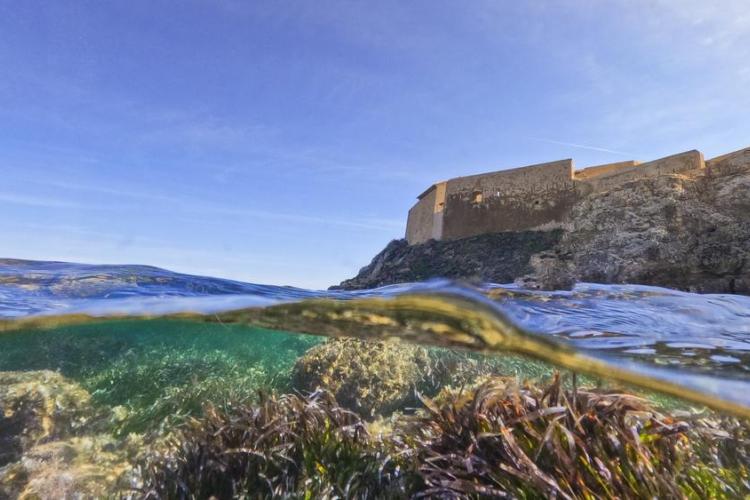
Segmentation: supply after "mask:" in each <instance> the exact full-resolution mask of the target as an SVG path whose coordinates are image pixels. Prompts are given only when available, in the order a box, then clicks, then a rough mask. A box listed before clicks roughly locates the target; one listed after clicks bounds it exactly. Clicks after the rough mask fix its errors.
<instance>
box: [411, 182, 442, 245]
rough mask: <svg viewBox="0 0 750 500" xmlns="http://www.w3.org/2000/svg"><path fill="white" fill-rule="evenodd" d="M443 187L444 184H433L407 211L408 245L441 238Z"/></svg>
mask: <svg viewBox="0 0 750 500" xmlns="http://www.w3.org/2000/svg"><path fill="white" fill-rule="evenodd" d="M445 187H446V183H445V182H438V183H437V184H434V185H433V186H432V187H430V189H428V190H427V191H425V192H424V193H422V194H421V195H420V197H419V201H418V202H417V203H416V204H415V205H414V206H413V207H412V208H411V210H409V218H408V219H407V222H406V240H407V241H408V242H409V244H410V245H413V244H415V243H424V242H425V241H428V240H430V239H436V240H439V239H441V238H442V236H443V209H444V207H445Z"/></svg>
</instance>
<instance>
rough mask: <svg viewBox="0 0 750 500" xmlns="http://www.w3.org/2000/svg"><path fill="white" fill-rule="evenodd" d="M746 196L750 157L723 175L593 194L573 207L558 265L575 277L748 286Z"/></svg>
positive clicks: (673, 178)
mask: <svg viewBox="0 0 750 500" xmlns="http://www.w3.org/2000/svg"><path fill="white" fill-rule="evenodd" d="M749 200H750V165H748V166H747V168H746V169H740V170H739V171H735V172H733V173H725V175H721V176H716V175H670V176H663V177H657V178H650V179H642V180H639V181H635V182H631V183H628V184H626V185H623V186H620V187H617V188H614V189H611V190H609V191H607V192H604V193H601V194H596V195H593V196H591V197H589V198H587V199H585V200H582V201H581V202H580V203H579V204H577V205H576V206H575V207H574V209H573V212H572V214H571V220H570V228H569V230H568V231H567V232H566V234H565V236H564V237H563V238H562V241H561V242H560V244H559V245H558V247H557V248H556V258H557V262H556V264H557V268H565V269H566V270H567V272H569V273H570V274H571V276H572V277H573V278H574V279H576V280H578V281H593V282H601V283H642V284H652V285H661V286H667V287H671V288H678V289H683V290H691V291H697V292H739V293H748V292H750V206H749V205H750V201H749ZM547 264H548V265H549V263H547ZM540 270H541V266H536V269H535V271H537V273H538V272H539V271H540Z"/></svg>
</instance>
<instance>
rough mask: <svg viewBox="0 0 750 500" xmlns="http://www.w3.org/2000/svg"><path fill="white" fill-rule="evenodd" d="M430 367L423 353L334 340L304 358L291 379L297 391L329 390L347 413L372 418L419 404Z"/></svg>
mask: <svg viewBox="0 0 750 500" xmlns="http://www.w3.org/2000/svg"><path fill="white" fill-rule="evenodd" d="M429 363H430V359H429V357H428V354H427V351H426V350H425V349H424V348H422V347H417V346H413V345H409V344H403V343H400V342H383V341H378V342H372V341H364V340H358V339H331V340H328V341H327V342H325V343H323V344H320V345H318V346H316V347H313V348H312V349H310V350H309V351H308V352H307V353H305V355H304V356H302V357H301V358H299V359H298V360H297V363H296V364H295V366H294V371H293V375H292V378H293V385H294V387H295V389H297V390H300V391H304V392H313V391H315V390H317V389H325V390H327V391H329V392H330V393H332V394H333V395H334V397H335V398H336V402H337V403H338V404H340V405H341V406H343V407H344V408H347V409H349V410H351V411H354V412H356V413H357V414H359V415H360V416H362V417H363V418H372V417H375V416H377V415H387V414H389V413H391V412H393V411H394V410H396V409H398V408H401V407H403V406H404V405H405V404H407V403H408V402H410V401H416V399H415V393H414V389H415V387H416V386H417V385H418V384H419V383H420V381H421V380H422V378H423V373H424V372H425V371H426V367H427V366H428V364H429Z"/></svg>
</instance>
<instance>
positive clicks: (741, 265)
mask: <svg viewBox="0 0 750 500" xmlns="http://www.w3.org/2000/svg"><path fill="white" fill-rule="evenodd" d="M437 277H445V278H454V279H470V280H481V281H490V282H495V283H503V282H509V281H514V280H518V282H519V283H520V284H522V285H525V286H529V287H532V288H542V289H565V288H569V287H570V286H571V285H572V284H573V283H574V282H575V281H586V282H595V283H637V284H647V285H658V286H665V287H670V288H675V289H680V290H688V291H694V292H706V293H708V292H715V293H743V294H748V293H750V150H747V154H746V155H745V156H742V155H738V154H735V155H732V156H731V157H728V159H727V160H722V159H718V160H716V161H714V162H713V163H711V164H710V166H709V168H707V169H705V170H696V171H691V172H685V173H682V174H673V175H663V176H659V177H651V178H644V179H638V180H634V181H632V182H627V183H625V184H622V185H619V186H616V187H613V188H611V189H609V190H607V191H604V192H601V193H596V194H592V195H591V196H588V197H586V198H584V199H582V200H581V201H579V202H578V203H576V204H575V206H573V208H572V210H571V212H570V215H569V217H568V219H567V220H566V221H565V229H564V230H555V231H549V232H533V231H523V232H504V233H495V234H484V235H480V236H475V237H472V238H466V239H461V240H448V241H429V242H427V243H424V244H419V245H412V246H409V245H407V243H406V241H404V240H399V241H393V242H391V243H390V244H389V245H388V246H387V247H386V249H385V250H383V251H382V252H381V253H380V254H378V255H377V256H376V257H375V259H373V261H372V263H371V264H370V265H369V266H367V267H365V268H363V269H362V270H361V271H360V273H359V274H358V275H357V276H356V277H355V278H353V279H350V280H346V281H344V282H342V283H341V285H340V288H344V289H360V288H369V287H375V286H382V285H388V284H393V283H403V282H410V281H420V280H425V279H428V278H437Z"/></svg>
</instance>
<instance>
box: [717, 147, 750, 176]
mask: <svg viewBox="0 0 750 500" xmlns="http://www.w3.org/2000/svg"><path fill="white" fill-rule="evenodd" d="M706 168H707V169H709V171H710V172H711V173H712V174H718V175H726V174H730V173H732V172H735V171H744V170H747V169H750V148H745V149H740V150H739V151H733V152H731V153H727V154H725V155H721V156H717V157H716V158H711V159H710V160H706Z"/></svg>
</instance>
